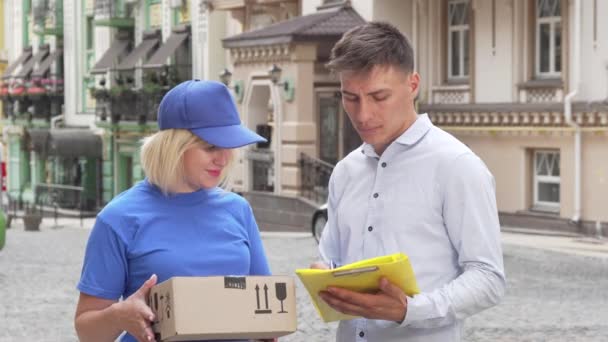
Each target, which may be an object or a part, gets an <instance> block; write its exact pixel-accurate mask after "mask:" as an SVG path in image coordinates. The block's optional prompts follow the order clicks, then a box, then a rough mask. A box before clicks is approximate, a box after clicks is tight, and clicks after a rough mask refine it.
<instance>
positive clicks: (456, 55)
mask: <svg viewBox="0 0 608 342" xmlns="http://www.w3.org/2000/svg"><path fill="white" fill-rule="evenodd" d="M447 35H448V36H447V41H448V61H447V62H448V80H460V79H466V78H467V77H468V76H469V0H450V1H449V2H448V33H447Z"/></svg>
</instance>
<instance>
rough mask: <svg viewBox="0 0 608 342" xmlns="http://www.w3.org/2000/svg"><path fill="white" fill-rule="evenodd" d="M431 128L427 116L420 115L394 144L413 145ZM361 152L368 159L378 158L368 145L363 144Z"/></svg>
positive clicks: (431, 124)
mask: <svg viewBox="0 0 608 342" xmlns="http://www.w3.org/2000/svg"><path fill="white" fill-rule="evenodd" d="M432 126H433V123H432V122H431V120H430V119H429V116H428V115H427V114H426V113H425V114H420V115H418V118H417V119H416V121H414V123H413V124H412V125H411V126H410V127H409V128H408V129H406V130H405V132H403V133H402V134H401V135H400V136H399V137H398V138H397V139H395V142H397V143H399V144H401V145H414V144H415V143H417V142H418V141H420V139H422V137H424V135H425V134H426V133H427V132H428V131H429V129H431V127H432ZM361 152H363V154H365V155H366V156H369V157H376V158H377V157H378V154H377V153H376V151H375V150H374V147H373V146H372V145H370V144H368V143H363V147H362V149H361Z"/></svg>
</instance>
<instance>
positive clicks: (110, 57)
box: [91, 35, 131, 74]
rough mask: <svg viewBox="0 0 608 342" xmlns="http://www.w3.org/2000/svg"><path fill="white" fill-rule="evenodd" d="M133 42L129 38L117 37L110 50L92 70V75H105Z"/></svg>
mask: <svg viewBox="0 0 608 342" xmlns="http://www.w3.org/2000/svg"><path fill="white" fill-rule="evenodd" d="M130 43H131V40H130V39H129V38H128V36H124V35H123V36H118V35H117V36H116V38H115V39H114V40H113V41H112V44H110V48H109V49H108V50H107V51H106V52H105V53H104V54H103V56H101V59H100V60H99V61H98V62H97V63H96V64H95V66H94V67H93V68H92V69H91V74H103V73H105V72H107V71H108V70H109V69H111V68H112V67H113V66H114V64H115V63H114V62H115V61H116V58H118V57H119V56H121V55H123V54H124V53H125V52H126V51H127V49H128V48H129V45H130Z"/></svg>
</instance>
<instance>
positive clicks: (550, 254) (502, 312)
mask: <svg viewBox="0 0 608 342" xmlns="http://www.w3.org/2000/svg"><path fill="white" fill-rule="evenodd" d="M91 222H92V221H87V222H85V224H84V227H85V228H80V227H79V222H78V220H62V221H60V227H58V228H54V227H52V226H53V222H52V220H49V221H46V222H44V223H43V227H42V230H41V231H40V232H26V231H24V230H23V228H22V227H21V226H20V225H19V224H20V222H17V223H16V224H14V228H12V229H9V230H8V231H7V245H6V247H5V248H4V250H2V251H0V294H2V295H1V297H0V298H1V299H0V322H2V323H0V326H1V327H2V329H0V342H5V341H6V342H8V341H34V340H35V341H75V340H76V337H75V334H74V332H73V328H72V318H73V312H74V306H75V302H76V298H77V292H76V290H75V284H76V282H77V280H78V277H79V273H80V266H81V262H82V255H83V248H84V245H85V242H86V238H87V236H88V233H89V231H88V229H87V227H89V226H90V223H91ZM503 241H504V242H505V248H504V249H505V264H506V268H507V272H508V290H507V296H506V297H505V299H504V301H503V303H502V304H501V305H500V306H498V307H496V308H493V309H491V310H488V311H486V312H484V313H482V314H480V315H477V316H475V317H473V318H471V319H470V320H469V321H468V324H467V327H466V332H465V336H466V339H465V340H466V341H605V340H606V339H607V336H608V321H607V320H606V317H608V305H606V304H607V303H608V291H607V289H608V245H607V244H606V243H603V244H599V243H595V242H597V241H594V240H590V239H582V240H581V239H577V238H572V237H559V236H550V237H547V236H538V235H524V234H514V233H504V234H503ZM264 243H265V246H266V249H267V251H268V254H269V258H270V263H271V265H272V269H273V271H274V273H276V274H293V270H294V269H295V268H298V267H306V266H307V265H309V264H310V262H311V261H313V260H314V259H315V256H316V243H315V242H314V240H313V239H312V238H309V237H306V236H297V235H296V236H294V235H289V236H287V235H284V234H265V235H264ZM298 286H299V287H298V310H299V311H298V332H297V333H295V334H292V335H290V336H287V337H284V338H281V341H283V342H296V341H297V342H303V341H331V340H332V336H333V333H334V329H335V326H333V325H329V326H328V325H325V324H322V323H321V321H320V320H319V319H318V318H317V314H316V312H315V311H314V308H313V307H312V306H311V304H310V301H309V299H308V297H307V296H306V293H305V291H304V289H303V288H302V287H301V286H300V285H299V282H298Z"/></svg>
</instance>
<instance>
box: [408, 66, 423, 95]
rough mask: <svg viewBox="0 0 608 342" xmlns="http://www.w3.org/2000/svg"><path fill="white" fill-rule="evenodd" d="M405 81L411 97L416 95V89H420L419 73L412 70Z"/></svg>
mask: <svg viewBox="0 0 608 342" xmlns="http://www.w3.org/2000/svg"><path fill="white" fill-rule="evenodd" d="M407 82H408V86H409V87H410V91H411V92H412V95H413V97H416V96H418V90H419V89H420V74H418V73H417V72H415V71H414V72H412V73H411V74H410V75H409V77H408V80H407Z"/></svg>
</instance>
